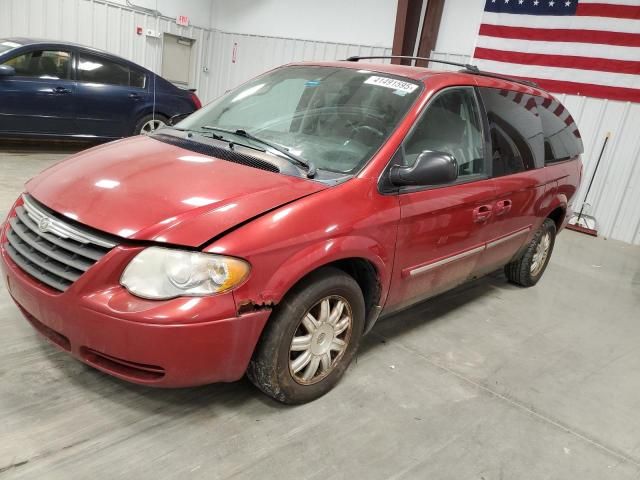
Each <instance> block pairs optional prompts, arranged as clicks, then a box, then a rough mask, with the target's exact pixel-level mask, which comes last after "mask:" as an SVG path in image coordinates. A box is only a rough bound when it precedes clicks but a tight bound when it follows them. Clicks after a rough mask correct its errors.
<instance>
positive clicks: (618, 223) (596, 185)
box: [431, 52, 640, 245]
mask: <svg viewBox="0 0 640 480" xmlns="http://www.w3.org/2000/svg"><path fill="white" fill-rule="evenodd" d="M432 58H438V59H441V60H450V61H452V62H460V63H467V62H469V61H470V57H469V56H467V55H457V54H447V53H443V52H433V53H432ZM431 67H432V68H434V69H440V70H445V69H446V70H450V69H455V68H457V67H448V66H446V65H442V64H436V63H432V64H431ZM556 96H557V98H558V100H560V102H562V104H563V105H564V106H565V107H566V108H567V109H569V111H570V112H571V115H572V116H573V118H574V119H575V120H576V123H577V124H578V128H579V129H580V134H581V135H582V140H583V142H584V149H585V153H584V155H583V157H582V160H583V162H584V176H583V181H582V186H581V188H580V191H579V192H578V197H577V202H576V203H575V207H574V208H576V209H579V208H580V206H581V205H582V202H583V201H584V196H585V193H586V190H587V186H588V183H589V179H590V178H591V176H592V175H593V171H594V168H595V165H596V162H597V160H598V155H599V153H600V150H601V149H602V145H603V142H604V139H605V136H606V135H607V133H608V132H611V138H610V139H609V142H608V144H607V147H606V150H605V153H604V155H603V156H602V160H601V162H600V167H599V168H598V172H597V175H596V177H595V180H594V182H593V187H592V188H591V192H590V193H589V198H588V199H587V202H588V204H589V205H587V206H586V207H585V213H587V214H589V215H593V216H595V218H596V220H597V223H598V231H599V233H600V235H602V236H604V237H607V238H613V239H616V240H622V241H624V242H628V243H633V244H636V245H640V165H638V164H639V163H640V104H639V103H631V102H616V101H611V100H602V99H599V98H589V97H581V96H577V95H564V94H559V95H556Z"/></svg>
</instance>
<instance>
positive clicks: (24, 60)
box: [4, 50, 71, 79]
mask: <svg viewBox="0 0 640 480" xmlns="http://www.w3.org/2000/svg"><path fill="white" fill-rule="evenodd" d="M70 58H71V56H70V55H69V52H60V51H53V50H36V51H32V52H27V53H24V54H22V55H18V56H17V57H13V58H11V59H9V60H7V61H6V62H4V65H9V66H11V67H13V68H14V69H15V70H16V75H18V76H21V77H37V78H47V79H67V78H69V59H70Z"/></svg>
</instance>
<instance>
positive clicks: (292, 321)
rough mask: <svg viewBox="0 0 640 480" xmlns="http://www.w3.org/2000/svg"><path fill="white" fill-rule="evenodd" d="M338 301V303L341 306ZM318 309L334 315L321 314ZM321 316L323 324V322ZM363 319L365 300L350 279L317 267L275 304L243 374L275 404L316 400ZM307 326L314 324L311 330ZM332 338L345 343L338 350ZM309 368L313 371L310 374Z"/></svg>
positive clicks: (350, 351)
mask: <svg viewBox="0 0 640 480" xmlns="http://www.w3.org/2000/svg"><path fill="white" fill-rule="evenodd" d="M324 302H328V304H325V303H324ZM339 302H343V307H342V309H340V307H339ZM323 304H324V307H323ZM323 308H324V312H325V313H330V314H334V315H333V316H332V317H329V318H327V316H326V315H325V316H323ZM308 314H311V316H312V317H313V319H314V320H315V322H312V321H311V319H309V318H308V316H307V315H308ZM323 319H326V320H327V322H325V323H322V320H323ZM364 320H365V306H364V298H363V295H362V291H361V290H360V287H359V286H358V284H357V283H356V281H355V280H354V279H353V277H351V276H349V275H347V274H346V273H344V272H343V271H342V270H339V269H337V268H333V267H327V268H323V269H321V270H318V271H317V272H314V273H312V274H311V275H310V276H309V277H308V278H307V279H305V280H304V281H303V282H301V283H300V284H299V285H297V286H296V287H294V289H293V290H292V291H291V292H290V293H288V294H287V296H286V297H285V299H284V300H283V301H282V302H281V303H280V304H279V305H278V306H277V308H276V310H275V311H274V313H273V315H272V317H271V319H270V320H269V323H268V324H267V326H266V327H265V330H264V332H263V334H262V337H261V338H260V341H259V342H258V346H257V347H256V350H255V352H254V354H253V358H252V360H251V362H250V364H249V368H248V370H247V376H248V377H249V379H250V380H251V382H252V383H253V384H254V385H255V386H256V387H258V388H259V389H260V390H262V391H263V392H264V393H266V394H267V395H269V396H270V397H273V398H274V399H276V400H278V401H279V402H282V403H287V404H300V403H306V402H310V401H312V400H315V399H316V398H319V397H321V396H322V395H324V394H325V393H327V392H328V391H329V390H331V389H332V388H333V387H334V386H335V385H336V384H337V383H338V381H339V380H340V378H341V377H342V375H343V374H344V372H345V370H346V369H347V367H348V366H349V364H350V363H351V361H352V360H353V357H354V355H355V353H356V351H357V350H358V345H359V343H360V338H361V337H362V332H363V329H364ZM332 322H333V323H335V327H333V326H332V325H331V324H332ZM345 324H346V325H347V326H346V327H345ZM309 326H312V327H313V328H315V330H314V332H312V331H311V330H310V329H309ZM341 329H344V330H342V331H341ZM294 337H295V338H296V339H297V340H296V341H295V344H296V345H295V346H294ZM336 338H337V340H342V341H343V342H344V343H345V345H344V346H343V347H342V350H341V351H338V350H337V348H338V346H339V343H338V342H336V340H335V339H336ZM334 348H336V350H334ZM327 352H328V357H327ZM305 362H306V363H305ZM314 366H315V369H316V371H315V374H314V375H311V376H309V372H311V371H312V369H313V368H314ZM298 369H299V370H298ZM296 370H297V371H296ZM304 377H308V378H307V379H305V378H304Z"/></svg>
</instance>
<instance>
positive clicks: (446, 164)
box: [389, 150, 458, 187]
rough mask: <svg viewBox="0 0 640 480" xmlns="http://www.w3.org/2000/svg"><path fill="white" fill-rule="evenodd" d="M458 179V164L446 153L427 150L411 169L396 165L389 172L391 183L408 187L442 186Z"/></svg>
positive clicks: (419, 156)
mask: <svg viewBox="0 0 640 480" xmlns="http://www.w3.org/2000/svg"><path fill="white" fill-rule="evenodd" d="M456 178H458V162H457V161H456V159H455V158H454V157H453V156H452V155H449V154H448V153H445V152H433V151H431V150H425V151H424V152H422V153H421V154H420V155H418V158H417V159H416V162H415V163H414V164H413V165H411V166H410V167H402V166H400V165H394V166H393V167H391V171H390V172H389V179H390V180H391V183H393V184H394V185H396V186H398V187H404V186H407V185H425V186H426V185H442V184H445V183H451V182H453V181H455V180H456Z"/></svg>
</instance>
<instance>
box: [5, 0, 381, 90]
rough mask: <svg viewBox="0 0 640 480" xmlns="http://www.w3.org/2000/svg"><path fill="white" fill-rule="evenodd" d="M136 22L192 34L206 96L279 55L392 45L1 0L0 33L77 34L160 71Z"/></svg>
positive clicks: (284, 58) (66, 3) (64, 1)
mask: <svg viewBox="0 0 640 480" xmlns="http://www.w3.org/2000/svg"><path fill="white" fill-rule="evenodd" d="M118 1H121V2H122V1H124V0H118ZM194 1H199V0H192V5H191V7H192V8H196V7H197V6H198V5H197V4H194V3H193V2H194ZM125 3H126V2H125ZM135 3H136V4H138V3H140V2H137V1H136V2H135ZM164 3H166V2H164ZM188 3H189V2H186V3H185V6H187V4H188ZM147 4H150V5H151V6H152V7H154V8H155V2H154V0H148V1H147ZM147 4H144V5H145V6H146V5H147ZM140 5H143V3H140ZM162 5H163V2H159V3H158V7H159V8H160V9H161V11H162ZM180 8H181V9H182V6H181V7H180ZM185 11H186V10H185ZM163 13H164V12H163ZM181 13H183V12H181ZM187 14H188V13H187ZM191 20H192V22H193V23H195V24H196V25H198V24H199V22H201V21H204V22H205V23H207V22H208V17H207V18H204V19H202V18H192V19H191ZM136 26H141V27H143V28H144V29H145V30H146V29H147V28H150V29H153V30H155V31H156V32H160V33H162V32H166V33H173V34H177V35H183V36H186V37H191V38H195V39H196V43H195V47H194V48H196V62H195V65H194V66H193V71H192V78H193V79H194V82H193V85H192V86H193V87H195V88H197V90H198V95H199V96H200V98H201V99H202V100H203V102H205V103H206V102H208V101H210V100H212V99H213V98H215V97H217V96H218V95H220V94H221V93H224V92H225V91H226V90H228V89H229V88H232V87H234V86H236V85H238V84H239V83H241V82H243V81H245V80H248V79H249V78H251V77H252V76H254V75H257V74H259V73H261V72H263V71H265V70H266V69H268V68H272V67H275V66H277V65H282V64H284V63H288V62H292V61H299V60H335V59H337V58H344V57H346V56H349V55H382V54H390V52H391V50H390V49H388V48H384V47H373V46H369V45H363V44H349V43H334V42H326V41H325V42H322V41H314V40H300V39H292V38H281V37H268V36H257V35H248V34H235V33H227V32H224V31H221V30H215V29H209V28H208V27H207V26H206V25H205V26H204V27H201V26H195V25H191V26H189V27H186V28H185V27H179V26H177V25H176V23H175V18H173V17H155V16H151V15H147V14H144V13H140V12H138V11H135V10H132V9H131V8H129V7H126V6H124V5H121V4H118V3H114V2H112V1H105V0H0V37H8V36H31V37H39V38H52V39H62V40H66V41H72V42H78V43H81V44H84V45H90V46H93V47H96V48H100V49H104V50H108V51H109V52H112V53H115V54H117V55H120V56H122V57H124V58H128V59H130V60H132V61H134V62H136V63H138V64H140V65H143V66H145V67H147V68H149V69H150V70H153V71H156V72H159V71H160V67H161V59H162V52H161V48H162V40H161V39H159V38H152V37H146V36H144V35H142V36H139V35H136V33H135V29H136ZM234 48H235V50H236V58H235V62H233V51H234ZM204 69H207V72H205V71H204Z"/></svg>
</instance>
